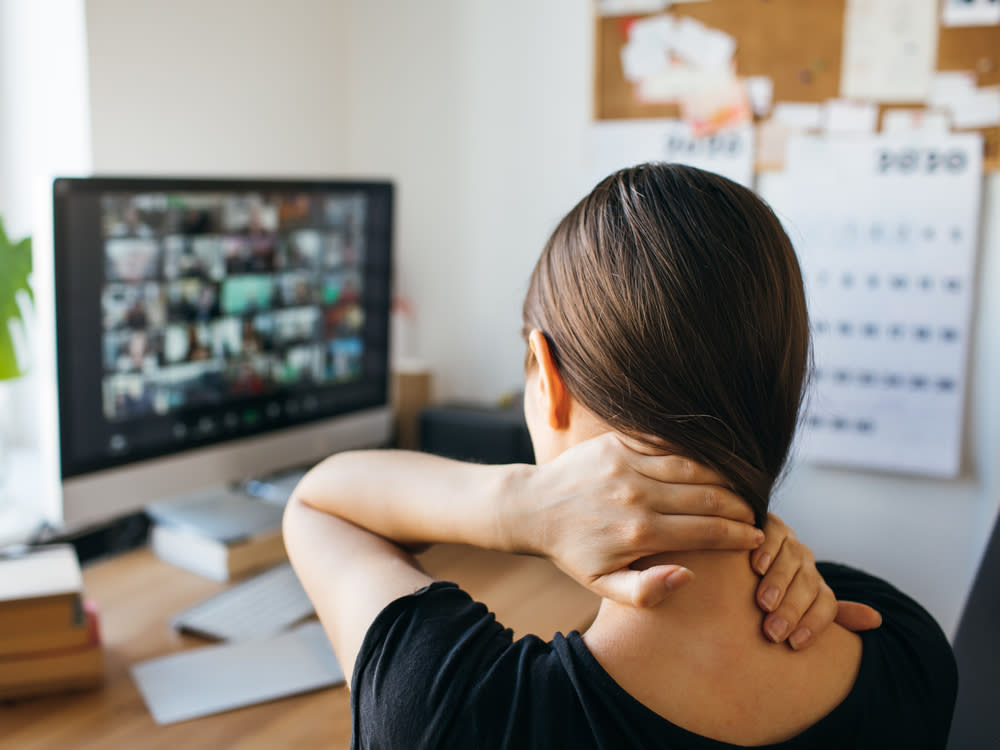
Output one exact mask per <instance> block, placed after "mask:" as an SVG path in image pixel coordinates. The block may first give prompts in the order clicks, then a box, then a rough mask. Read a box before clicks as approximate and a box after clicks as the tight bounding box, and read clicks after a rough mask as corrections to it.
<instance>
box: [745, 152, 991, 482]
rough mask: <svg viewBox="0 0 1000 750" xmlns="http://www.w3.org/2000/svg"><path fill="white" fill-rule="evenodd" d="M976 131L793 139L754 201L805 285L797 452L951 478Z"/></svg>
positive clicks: (978, 169) (965, 329)
mask: <svg viewBox="0 0 1000 750" xmlns="http://www.w3.org/2000/svg"><path fill="white" fill-rule="evenodd" d="M981 177H982V141H981V139H980V136H979V135H976V134H962V135H947V134H946V135H923V136H921V135H918V134H910V135H889V136H885V135H882V136H861V137H842V138H816V137H807V136H803V137H799V138H796V139H793V141H792V142H791V143H790V144H789V150H788V155H787V161H786V171H785V174H783V175H780V176H775V179H774V180H773V181H772V182H771V187H769V189H768V190H767V192H766V194H765V195H764V198H765V199H767V200H768V201H769V202H770V203H771V205H772V206H773V207H774V209H775V211H776V212H777V213H778V215H779V216H780V217H781V219H782V221H783V222H784V224H785V228H786V229H787V230H788V233H789V235H790V237H791V239H792V242H793V244H794V245H795V248H796V251H797V253H798V255H799V261H800V263H801V266H802V271H803V276H804V278H805V282H806V292H807V296H808V302H809V313H810V318H811V321H812V330H813V347H814V354H815V372H814V374H813V380H812V384H811V388H810V392H809V396H808V400H807V404H806V411H805V419H804V422H803V425H802V429H801V430H800V432H799V438H798V445H797V452H798V455H799V456H801V457H803V458H806V459H809V460H814V461H818V462H823V463H830V464H842V465H849V466H855V467H863V468H872V469H882V470H889V471H900V472H907V473H915V474H924V475H930V476H939V477H951V476H954V475H956V474H957V473H958V471H959V468H960V461H961V443H962V418H963V408H964V393H965V384H966V370H967V362H968V358H969V334H970V318H971V311H972V300H973V288H974V273H975V258H976V247H977V238H976V231H977V227H978V225H979V206H980V190H981V185H982V179H981Z"/></svg>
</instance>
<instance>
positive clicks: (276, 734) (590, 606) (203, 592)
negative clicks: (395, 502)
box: [0, 545, 598, 750]
mask: <svg viewBox="0 0 1000 750" xmlns="http://www.w3.org/2000/svg"><path fill="white" fill-rule="evenodd" d="M421 561H422V563H423V565H424V567H425V568H426V569H427V571H428V572H429V573H430V574H431V575H434V576H436V577H438V578H444V579H447V580H452V581H456V582H457V583H459V584H460V585H462V586H463V587H464V588H465V589H466V590H467V591H469V593H470V594H472V596H473V597H475V598H476V599H479V600H480V601H483V602H485V603H486V604H487V605H488V606H489V607H490V608H491V609H492V610H493V611H494V612H496V614H497V619H498V620H499V621H500V622H502V623H503V624H504V625H506V626H508V627H511V628H513V630H514V632H515V635H516V636H520V635H524V634H525V633H535V634H537V635H539V636H542V637H544V638H546V639H547V638H549V637H551V636H552V634H553V633H555V632H556V631H563V632H568V631H570V630H573V629H583V628H584V627H586V626H587V625H588V624H589V622H590V621H591V620H592V619H593V617H594V615H595V614H596V612H597V604H598V599H597V597H595V596H594V595H593V594H591V593H589V592H587V591H585V590H584V589H582V588H580V587H579V586H577V585H576V584H575V583H574V582H573V581H571V580H569V579H568V578H566V577H565V576H564V575H563V574H562V573H560V572H559V571H558V570H557V569H556V568H555V567H554V566H552V565H551V564H549V563H547V562H545V561H543V560H539V559H535V558H529V557H517V556H513V555H505V554H501V553H497V552H488V551H484V550H477V549H472V548H468V547H457V546H451V545H442V546H438V547H434V548H432V549H431V550H429V551H428V552H426V553H425V554H424V555H422V556H421ZM83 579H84V588H85V590H86V593H87V596H88V597H89V598H92V599H95V600H96V601H97V603H98V606H99V607H100V611H101V631H102V638H103V641H104V654H105V667H104V671H105V684H104V687H103V688H102V689H100V690H96V691H91V692H85V693H72V694H65V695H59V696H47V697H42V698H32V699H25V700H21V701H16V702H12V703H5V704H4V703H0V750H14V748H17V750H41V749H43V748H44V749H45V750H64V749H67V748H73V749H74V750H90V749H94V750H97V748H100V749H101V750H107V749H108V748H112V749H116V748H141V749H142V750H160V749H161V748H162V749H163V750H168V749H169V750H174V749H175V748H242V749H246V748H262V749H263V748H267V750H272V749H273V748H285V747H294V748H324V750H327V749H334V750H336V749H337V748H346V747H347V746H348V745H349V743H350V736H351V715H350V704H349V697H348V690H347V688H346V687H343V686H341V687H337V688H330V689H327V690H320V691H317V692H314V693H308V694H305V695H300V696H295V697H291V698H285V699H282V700H278V701H273V702H271V703H265V704H261V705H257V706H252V707H249V708H244V709H239V710H237V711H230V712H228V713H223V714H217V715H215V716H207V717H204V718H201V719H194V720H192V721H187V722H183V723H180V724H172V725H170V726H165V727H159V726H157V725H156V724H155V723H154V722H153V719H152V717H151V716H150V714H149V712H148V711H147V710H146V706H145V704H144V703H143V700H142V696H141V695H140V694H139V692H138V690H137V689H136V687H135V683H133V682H132V678H131V676H130V675H129V671H128V669H129V666H130V665H132V664H134V663H136V662H138V661H142V660H144V659H150V658H153V657H156V656H163V655H164V654H168V653H171V652H175V651H182V650H184V649H188V648H196V647H198V646H202V645H205V643H206V641H204V640H201V639H199V638H194V637H190V636H185V635H179V634H178V633H175V632H174V631H172V630H171V629H170V627H169V625H168V621H169V618H170V615H171V614H173V613H174V612H177V611H179V610H181V609H183V608H184V607H187V606H189V605H191V604H194V603H195V602H197V601H199V600H200V599H203V598H205V597H207V596H210V595H211V594H213V593H215V592H217V591H220V590H222V589H223V588H225V584H218V583H214V582H212V581H209V580H207V579H204V578H201V577H199V576H197V575H195V574H193V573H188V572H187V571H184V570H180V569H179V568H175V567H173V566H171V565H168V564H166V563H164V562H161V561H160V560H158V559H157V558H155V557H154V556H153V555H152V554H151V553H150V552H149V550H148V549H143V550H137V551H135V552H130V553H128V554H125V555H122V556H120V557H117V558H115V559H112V560H107V561H104V562H100V563H97V564H94V565H91V566H88V567H87V568H85V569H84V574H83Z"/></svg>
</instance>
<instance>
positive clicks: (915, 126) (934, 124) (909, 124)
mask: <svg viewBox="0 0 1000 750" xmlns="http://www.w3.org/2000/svg"><path fill="white" fill-rule="evenodd" d="M949 130H951V122H950V121H949V119H948V113H947V112H934V111H928V110H926V109H890V110H887V111H886V113H885V114H884V115H882V132H883V133H885V134H887V135H888V134H893V133H895V134H901V133H928V134H938V135H940V134H942V133H947V132H948V131H949Z"/></svg>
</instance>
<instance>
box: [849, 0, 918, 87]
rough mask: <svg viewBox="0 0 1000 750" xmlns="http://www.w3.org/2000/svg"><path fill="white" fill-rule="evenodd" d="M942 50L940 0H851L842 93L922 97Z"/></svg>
mask: <svg viewBox="0 0 1000 750" xmlns="http://www.w3.org/2000/svg"><path fill="white" fill-rule="evenodd" d="M936 56H937V0H848V2H847V11H846V18H845V21H844V48H843V62H842V68H841V72H840V95H841V96H842V97H844V98H845V99H866V100H873V101H883V102H921V101H924V100H925V99H926V98H927V94H928V92H929V90H930V83H931V75H932V74H933V72H934V65H935V59H936Z"/></svg>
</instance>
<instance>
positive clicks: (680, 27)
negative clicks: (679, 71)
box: [672, 17, 736, 70]
mask: <svg viewBox="0 0 1000 750" xmlns="http://www.w3.org/2000/svg"><path fill="white" fill-rule="evenodd" d="M672 42H673V44H672V51H673V53H674V54H675V55H677V56H678V57H680V58H681V60H683V61H684V62H686V63H688V64H690V65H694V66H696V67H698V68H701V69H702V70H729V69H730V66H731V63H732V60H733V53H734V52H735V51H736V40H735V39H734V38H733V37H731V36H730V35H729V34H727V33H726V32H724V31H719V30H718V29H711V28H709V27H708V26H706V25H705V24H703V23H701V22H700V21H696V20H695V19H693V18H687V17H685V18H681V19H679V20H678V21H677V22H676V24H675V25H674V32H673V39H672Z"/></svg>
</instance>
